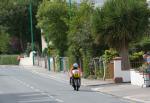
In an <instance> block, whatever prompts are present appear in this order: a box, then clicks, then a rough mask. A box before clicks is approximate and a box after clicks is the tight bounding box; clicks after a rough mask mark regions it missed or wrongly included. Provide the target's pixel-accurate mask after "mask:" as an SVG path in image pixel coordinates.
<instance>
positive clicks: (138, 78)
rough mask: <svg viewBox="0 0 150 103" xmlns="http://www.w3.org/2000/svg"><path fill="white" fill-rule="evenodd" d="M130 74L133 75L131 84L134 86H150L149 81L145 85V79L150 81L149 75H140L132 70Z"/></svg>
mask: <svg viewBox="0 0 150 103" xmlns="http://www.w3.org/2000/svg"><path fill="white" fill-rule="evenodd" d="M130 74H131V84H132V85H137V86H141V87H143V86H149V85H150V81H147V82H145V84H144V78H145V79H147V80H148V79H149V76H148V75H144V76H143V73H140V72H138V71H135V70H131V71H130Z"/></svg>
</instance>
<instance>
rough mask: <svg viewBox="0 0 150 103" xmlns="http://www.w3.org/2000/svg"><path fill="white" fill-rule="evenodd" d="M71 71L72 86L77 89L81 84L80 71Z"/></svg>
mask: <svg viewBox="0 0 150 103" xmlns="http://www.w3.org/2000/svg"><path fill="white" fill-rule="evenodd" d="M72 73H73V75H72V87H73V88H74V90H76V91H78V90H79V88H80V86H81V78H80V72H79V70H73V71H72Z"/></svg>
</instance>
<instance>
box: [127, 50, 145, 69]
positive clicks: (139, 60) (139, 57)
mask: <svg viewBox="0 0 150 103" xmlns="http://www.w3.org/2000/svg"><path fill="white" fill-rule="evenodd" d="M143 55H144V52H143V51H141V52H135V53H133V54H131V55H130V56H129V59H130V63H131V67H132V68H138V67H140V66H142V64H143Z"/></svg>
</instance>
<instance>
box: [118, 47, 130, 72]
mask: <svg viewBox="0 0 150 103" xmlns="http://www.w3.org/2000/svg"><path fill="white" fill-rule="evenodd" d="M120 56H121V57H122V64H121V65H122V70H129V69H130V61H129V52H128V46H127V45H124V46H122V48H120Z"/></svg>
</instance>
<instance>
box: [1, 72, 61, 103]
mask: <svg viewBox="0 0 150 103" xmlns="http://www.w3.org/2000/svg"><path fill="white" fill-rule="evenodd" d="M42 75H43V74H42ZM45 76H47V75H45ZM49 77H51V76H49ZM51 78H52V77H51ZM14 79H15V80H16V81H18V82H20V83H21V84H23V85H24V86H26V87H28V88H31V89H32V90H34V91H36V92H41V93H40V94H30V96H34V95H41V96H42V95H46V96H48V97H49V98H46V99H43V100H41V99H40V100H26V101H18V103H31V102H46V101H51V100H49V99H50V98H51V99H55V98H54V97H53V96H51V95H48V94H47V93H45V92H44V91H42V90H40V89H38V88H35V87H33V86H31V85H29V84H27V83H26V82H23V81H21V80H19V79H17V78H15V77H14ZM55 79H56V78H55ZM63 83H64V82H63ZM0 93H1V92H0ZM21 96H29V95H21ZM55 101H57V102H60V103H63V102H64V101H63V100H61V99H57V98H56V99H55Z"/></svg>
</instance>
